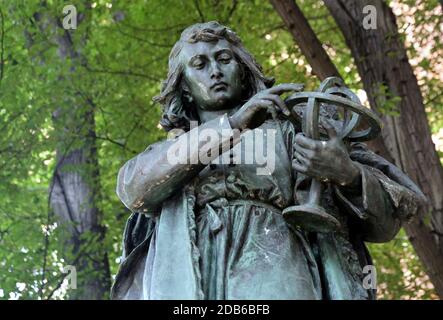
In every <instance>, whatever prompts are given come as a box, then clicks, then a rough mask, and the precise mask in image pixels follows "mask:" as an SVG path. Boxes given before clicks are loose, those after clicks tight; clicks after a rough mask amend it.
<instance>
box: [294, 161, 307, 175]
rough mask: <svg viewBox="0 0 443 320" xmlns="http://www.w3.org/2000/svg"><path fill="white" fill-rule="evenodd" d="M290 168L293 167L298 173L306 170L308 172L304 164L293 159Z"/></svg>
mask: <svg viewBox="0 0 443 320" xmlns="http://www.w3.org/2000/svg"><path fill="white" fill-rule="evenodd" d="M292 168H293V169H294V170H295V171H297V172H300V173H306V172H308V169H307V168H306V167H305V166H304V165H302V164H300V163H298V162H297V161H293V162H292Z"/></svg>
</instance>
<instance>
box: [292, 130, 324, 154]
mask: <svg viewBox="0 0 443 320" xmlns="http://www.w3.org/2000/svg"><path fill="white" fill-rule="evenodd" d="M294 140H295V143H296V144H298V145H300V146H302V147H303V148H306V149H310V150H320V148H321V147H322V144H321V141H315V140H312V139H310V138H308V137H305V136H304V135H303V134H301V133H298V134H297V135H296V136H295V139H294Z"/></svg>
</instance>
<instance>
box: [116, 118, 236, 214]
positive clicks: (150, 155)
mask: <svg viewBox="0 0 443 320" xmlns="http://www.w3.org/2000/svg"><path fill="white" fill-rule="evenodd" d="M231 136H232V129H231V126H230V124H229V120H228V117H227V115H226V114H225V115H223V116H221V117H218V118H216V119H213V120H211V121H208V122H206V123H204V124H202V125H200V126H198V127H196V128H193V129H192V130H190V131H188V132H186V133H183V134H182V135H180V136H178V137H175V138H174V139H170V140H166V141H162V142H159V143H155V144H153V145H151V146H149V147H148V148H147V149H146V150H145V151H144V152H142V153H141V154H139V155H137V156H136V157H134V158H133V159H131V160H129V161H128V162H127V163H126V164H125V165H124V166H123V167H122V168H121V169H120V171H119V173H118V177H117V190H116V192H117V195H118V197H119V198H120V200H121V201H122V202H123V203H124V205H125V206H126V207H127V208H128V209H129V210H131V211H132V212H140V213H144V214H156V213H158V212H160V207H161V205H162V203H163V202H164V201H165V200H166V199H168V198H169V197H171V196H172V195H174V194H175V193H177V191H179V189H180V188H182V187H183V186H184V185H185V184H186V183H188V182H189V181H190V180H191V179H192V178H193V177H195V176H196V175H197V174H198V173H199V172H200V170H201V169H202V168H203V167H204V166H205V164H203V163H202V162H201V159H202V158H204V159H206V161H211V160H212V159H213V158H215V157H217V156H218V155H217V152H212V151H213V150H220V149H225V148H227V147H229V145H230V138H231ZM208 137H209V139H208ZM208 151H209V152H208ZM202 153H205V154H202Z"/></svg>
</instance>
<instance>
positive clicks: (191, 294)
mask: <svg viewBox="0 0 443 320" xmlns="http://www.w3.org/2000/svg"><path fill="white" fill-rule="evenodd" d="M273 84H274V80H273V79H271V78H267V77H266V76H265V75H264V74H263V73H262V69H261V67H260V66H259V65H258V64H257V62H256V61H255V60H254V58H253V57H252V56H251V54H250V53H249V52H248V51H246V49H245V48H244V47H243V45H242V43H241V41H240V39H239V37H238V36H237V35H236V34H235V33H234V32H233V31H232V30H230V29H229V28H227V27H225V26H222V25H220V24H219V23H217V22H208V23H200V24H195V25H192V26H190V27H189V28H187V29H186V30H184V31H183V33H182V35H181V37H180V40H179V41H178V42H177V43H176V44H175V46H174V47H173V49H172V51H171V54H170V58H169V73H168V77H167V80H166V81H165V82H164V85H163V88H162V91H161V93H160V95H159V96H158V97H156V98H155V100H156V101H158V102H159V103H160V104H162V105H163V116H162V119H161V122H160V123H161V125H162V126H163V128H165V129H166V130H167V131H169V132H173V134H170V135H169V138H168V139H167V140H166V141H161V142H158V143H155V144H153V145H151V146H149V147H148V148H147V149H146V150H145V151H144V152H142V153H141V154H139V155H138V156H136V157H135V158H133V159H131V160H129V161H128V162H127V163H126V164H125V165H124V166H123V167H122V168H121V170H120V172H119V175H118V181H117V194H118V196H119V198H120V199H121V201H122V202H123V203H124V204H125V205H126V206H127V207H128V208H129V209H130V210H131V211H132V212H133V213H132V215H131V217H130V218H129V220H128V222H127V225H126V228H125V231H124V252H123V260H122V263H121V266H120V270H119V272H118V274H117V276H116V280H115V284H114V286H113V289H112V298H113V299H373V298H374V297H375V296H374V294H375V290H374V288H365V286H364V285H363V277H364V273H363V267H364V266H366V265H370V264H371V260H370V256H369V254H368V251H367V250H366V247H365V245H364V241H370V242H384V241H389V240H391V239H392V238H393V237H394V236H395V235H396V234H397V232H398V230H399V228H400V224H401V222H402V221H405V220H407V219H408V218H410V217H412V216H413V215H414V214H415V213H416V212H417V208H418V205H419V204H420V201H421V197H422V194H421V192H420V190H419V189H418V188H417V187H416V186H415V184H414V183H413V182H412V181H411V180H410V179H409V178H408V177H407V176H405V175H404V174H403V173H401V172H400V171H399V170H398V169H397V168H396V167H395V166H393V165H392V164H390V163H389V162H387V161H386V160H384V159H383V158H381V157H380V156H378V155H376V154H374V153H372V152H371V151H369V150H368V149H367V148H366V147H365V145H363V144H362V143H361V142H359V141H362V140H365V139H369V138H372V137H374V136H375V135H376V134H377V133H378V132H379V129H380V128H379V126H378V121H377V117H376V116H375V115H373V114H372V113H371V112H370V111H365V110H362V109H361V106H360V104H359V101H358V99H356V97H355V95H353V94H352V92H350V90H348V89H346V88H345V87H344V86H343V84H342V83H341V82H340V81H339V80H338V79H334V78H331V79H327V80H326V81H325V82H324V83H323V84H322V86H321V87H320V90H319V92H318V93H315V92H314V93H305V92H302V90H303V86H302V85H300V84H280V85H276V86H273ZM284 93H289V94H290V95H289V97H288V98H287V99H286V100H283V99H282V97H281V95H282V94H284ZM338 106H342V107H345V110H344V111H343V112H342V113H340V112H339V111H338V108H337V107H338ZM361 120H365V121H367V122H368V123H369V129H368V130H366V131H357V130H356V126H357V124H358V123H359V122H360V121H361ZM303 132H304V133H303ZM203 136H204V137H203ZM263 160H265V161H263ZM311 188H312V190H311ZM310 191H311V196H309V193H310ZM308 204H309V205H310V206H308V209H306V207H307V205H308ZM313 208H314V209H313ZM283 213H284V214H283Z"/></svg>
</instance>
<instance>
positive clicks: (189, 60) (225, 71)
mask: <svg viewBox="0 0 443 320" xmlns="http://www.w3.org/2000/svg"><path fill="white" fill-rule="evenodd" d="M180 60H181V63H183V65H184V80H185V87H186V90H188V91H189V93H190V95H191V96H192V98H193V99H194V101H195V102H196V104H197V106H198V107H199V108H200V109H202V110H206V111H216V110H224V109H230V108H233V107H235V106H236V105H237V104H238V103H239V102H240V101H241V96H242V84H241V69H240V65H239V64H238V62H237V61H236V59H235V57H234V53H233V51H232V49H231V45H230V44H229V42H228V41H226V40H224V39H223V40H219V41H218V42H197V43H186V44H185V45H184V47H183V49H182V51H181V53H180Z"/></svg>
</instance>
